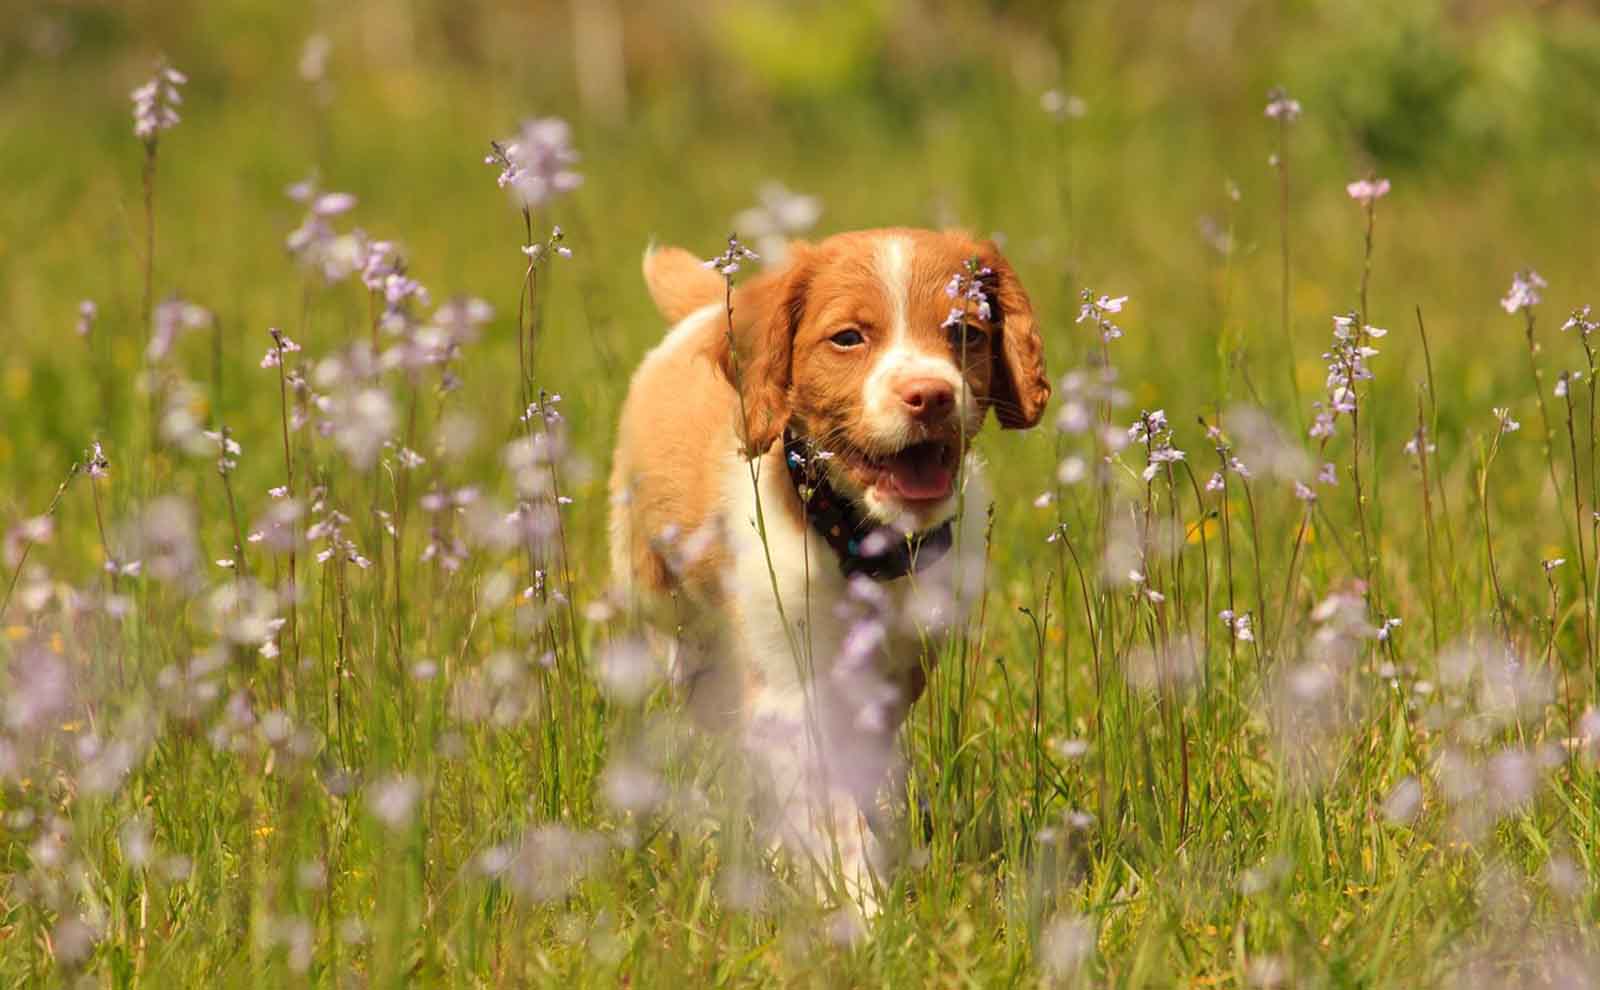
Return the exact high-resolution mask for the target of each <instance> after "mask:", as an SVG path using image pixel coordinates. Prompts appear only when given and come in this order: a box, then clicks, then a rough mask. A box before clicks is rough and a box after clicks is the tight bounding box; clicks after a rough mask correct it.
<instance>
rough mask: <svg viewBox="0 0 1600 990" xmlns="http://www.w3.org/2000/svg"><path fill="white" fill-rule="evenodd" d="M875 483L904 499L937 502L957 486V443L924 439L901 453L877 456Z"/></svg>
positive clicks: (875, 459)
mask: <svg viewBox="0 0 1600 990" xmlns="http://www.w3.org/2000/svg"><path fill="white" fill-rule="evenodd" d="M872 466H873V467H875V468H876V469H877V479H876V480H875V482H874V484H873V487H875V488H877V489H878V491H879V492H881V493H884V494H889V495H894V496H895V497H897V498H899V499H900V500H901V501H904V502H912V503H916V502H923V503H929V502H937V501H940V500H941V499H945V498H948V497H949V496H950V491H951V489H952V488H953V487H954V486H955V477H956V445H955V444H954V443H951V442H949V441H946V440H924V441H923V442H921V443H914V444H912V445H911V446H909V447H906V448H904V449H902V450H900V451H898V452H897V453H894V454H890V455H888V456H886V457H880V458H874V459H873V461H872Z"/></svg>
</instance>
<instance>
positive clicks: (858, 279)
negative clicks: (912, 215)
mask: <svg viewBox="0 0 1600 990" xmlns="http://www.w3.org/2000/svg"><path fill="white" fill-rule="evenodd" d="M789 257H790V260H789V262H788V264H787V267H786V268H785V269H784V270H782V271H780V272H775V273H769V274H766V275H763V276H761V277H760V278H758V279H756V280H752V281H751V282H750V283H749V284H748V285H746V286H744V287H742V288H741V289H740V291H739V292H738V293H737V294H736V296H735V298H734V324H735V335H734V341H733V347H732V348H731V350H729V351H728V352H726V353H724V354H722V355H721V358H722V363H723V368H724V370H725V371H726V372H727V373H728V375H729V378H730V380H733V381H735V382H737V383H739V385H740V387H741V391H742V395H743V400H744V405H745V416H746V421H747V424H748V428H749V433H748V440H749V444H748V446H749V453H751V454H752V455H753V454H755V453H758V452H760V451H763V450H765V449H767V448H768V447H770V446H771V444H772V442H773V441H774V440H776V439H777V438H778V437H779V436H781V435H782V432H783V430H784V428H785V427H788V428H789V429H791V430H792V431H794V432H795V433H797V434H798V435H801V436H804V437H806V438H807V439H808V440H810V441H811V443H812V445H813V446H814V447H816V448H818V449H820V450H822V451H826V452H827V453H828V454H829V455H831V456H830V457H828V458H827V460H826V461H825V463H826V464H827V470H828V472H829V480H830V482H831V483H832V484H833V485H834V487H835V488H837V489H838V490H840V491H841V492H843V493H845V494H847V495H848V496H850V497H852V498H854V499H856V500H857V501H858V502H859V503H860V505H861V506H862V507H863V508H864V509H865V510H866V512H867V514H868V515H870V516H872V517H874V518H876V519H879V520H880V521H883V522H895V523H898V524H900V525H902V526H905V527H906V528H909V529H913V530H919V529H926V528H929V527H932V526H935V525H938V524H939V523H941V522H943V521H944V520H945V519H948V518H949V517H950V516H951V515H952V514H953V513H954V512H955V510H956V502H957V500H956V482H957V472H958V469H959V467H960V465H961V463H962V458H963V457H964V456H965V454H966V451H967V445H968V443H969V441H970V439H971V437H972V435H973V434H975V433H976V432H977V431H978V429H979V427H980V426H981V425H982V424H983V419H984V416H985V413H986V412H987V411H988V410H989V409H990V408H993V409H994V410H995V413H996V416H997V418H998V419H999V420H1000V423H1001V425H1002V426H1005V427H1013V428H1015V427H1029V426H1032V425H1034V424H1035V423H1036V422H1038V420H1039V417H1040V415H1041V414H1042V413H1043V410H1044V406H1045V403H1046V401H1048V399H1049V397H1050V386H1049V383H1048V381H1047V380H1046V378H1045V370H1044V362H1043V348H1042V346H1041V342H1040V340H1039V335H1038V332H1037V331H1036V330H1035V328H1034V319H1033V311H1032V308H1031V307H1030V305H1029V303H1028V298H1027V294H1026V293H1025V292H1024V291H1023V290H1022V287H1021V285H1019V284H1018V282H1017V280H1016V276H1015V274H1014V273H1013V272H1012V270H1011V267H1010V265H1009V264H1007V263H1006V261H1005V259H1004V258H1003V257H1001V255H1000V253H999V251H998V250H997V249H996V248H995V246H994V245H993V244H987V243H978V242H976V241H973V240H971V239H970V238H968V237H966V236H965V235H962V234H958V233H948V232H947V233H937V232H933V231H921V230H884V231H864V232H860V233H852V234H841V235H838V236H835V237H831V238H829V239H828V240H826V241H823V242H822V243H821V244H818V245H815V246H812V245H795V246H794V248H793V249H792V250H791V252H790V256H789ZM970 262H976V266H977V271H978V272H979V273H980V274H979V275H978V282H979V285H980V287H981V293H979V295H980V296H981V301H980V300H972V299H966V298H962V297H959V296H958V297H956V298H952V296H951V294H950V292H949V287H950V286H951V280H952V277H954V276H956V275H958V274H962V275H965V274H966V273H967V272H968V270H969V263H970ZM953 310H959V311H960V313H959V314H957V313H954V312H953Z"/></svg>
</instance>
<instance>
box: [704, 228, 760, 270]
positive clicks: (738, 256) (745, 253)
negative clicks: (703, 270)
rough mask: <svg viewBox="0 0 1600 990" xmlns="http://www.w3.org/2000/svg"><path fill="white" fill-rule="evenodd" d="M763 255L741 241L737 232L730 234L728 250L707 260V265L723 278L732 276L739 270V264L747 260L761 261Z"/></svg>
mask: <svg viewBox="0 0 1600 990" xmlns="http://www.w3.org/2000/svg"><path fill="white" fill-rule="evenodd" d="M760 260H761V256H760V255H759V254H756V253H755V252H754V251H752V250H750V249H749V248H747V247H745V246H744V245H743V244H741V243H739V236H738V235H737V234H729V235H728V250H726V251H724V252H722V253H721V254H719V255H717V256H716V257H715V258H712V259H710V260H709V261H707V262H705V266H706V267H707V268H710V269H711V270H713V271H715V272H716V273H717V274H719V275H721V276H722V277H723V278H732V277H733V275H734V273H735V272H737V271H738V270H739V265H740V263H742V262H745V261H760Z"/></svg>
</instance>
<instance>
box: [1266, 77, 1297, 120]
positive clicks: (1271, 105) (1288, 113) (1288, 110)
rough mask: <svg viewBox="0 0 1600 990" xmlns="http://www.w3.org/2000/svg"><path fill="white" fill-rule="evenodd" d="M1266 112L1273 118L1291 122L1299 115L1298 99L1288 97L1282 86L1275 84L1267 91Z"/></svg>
mask: <svg viewBox="0 0 1600 990" xmlns="http://www.w3.org/2000/svg"><path fill="white" fill-rule="evenodd" d="M1266 114H1267V116H1268V117H1270V118H1272V119H1273V120H1281V121H1283V122H1284V123H1286V124H1292V123H1294V122H1295V119H1296V118H1298V117H1299V116H1300V101H1299V100H1296V99H1292V98H1290V96H1289V94H1288V93H1287V92H1285V91H1284V89H1283V87H1282V86H1277V87H1274V88H1273V89H1272V91H1271V92H1269V93H1267V110H1266Z"/></svg>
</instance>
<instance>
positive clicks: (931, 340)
mask: <svg viewBox="0 0 1600 990" xmlns="http://www.w3.org/2000/svg"><path fill="white" fill-rule="evenodd" d="M973 261H975V262H976V265H972V264H970V263H971V262H973ZM963 272H967V273H971V274H972V275H975V276H976V282H977V286H978V287H977V288H976V289H973V290H972V291H971V292H970V293H960V294H959V297H958V298H956V299H955V300H954V301H953V300H952V293H954V292H955V290H956V287H955V286H953V285H952V277H953V276H956V275H958V274H959V273H963ZM644 275H645V281H646V283H647V284H648V286H649V289H650V294H651V296H652V298H653V299H654V300H655V302H656V305H657V307H658V308H659V309H660V310H661V312H662V314H663V315H664V316H665V317H666V318H667V319H668V320H669V321H671V322H672V323H673V324H674V326H673V327H672V329H671V331H670V332H669V333H668V334H667V336H666V338H665V339H664V340H663V341H662V342H661V343H660V344H659V345H658V346H656V348H655V349H654V350H652V351H651V352H650V353H649V354H648V355H647V356H646V357H645V359H644V361H643V363H642V364H641V365H640V366H639V369H638V371H637V372H636V373H635V374H634V376H633V381H632V383H631V385H630V387H629V391H628V397H627V400H626V402H625V403H624V405H623V408H622V419H621V426H620V430H619V435H618V440H617V449H616V454H615V459H614V464H613V470H612V475H611V500H612V515H611V555H612V566H613V569H614V572H615V573H614V577H615V579H616V580H617V582H618V583H619V584H620V585H621V586H622V588H623V589H624V590H625V592H627V593H628V594H629V595H630V596H631V597H632V598H633V600H635V601H636V602H638V603H640V604H641V605H642V606H643V607H644V609H645V611H646V613H647V614H648V615H651V616H653V617H654V620H655V622H656V624H657V626H658V627H664V628H665V629H666V630H669V631H670V632H671V633H672V649H673V667H674V673H675V676H676V678H677V679H678V681H679V682H680V684H682V685H683V687H684V688H685V690H686V691H687V692H688V694H689V703H690V707H691V710H693V711H694V712H695V714H696V716H697V717H698V719H699V721H700V722H701V723H702V724H707V725H712V726H717V727H722V728H725V729H726V728H730V727H731V728H733V729H734V731H736V732H738V733H740V734H742V737H743V738H744V740H745V741H746V742H747V743H749V744H750V746H751V750H752V752H754V753H755V754H756V755H757V765H758V766H760V767H761V768H762V771H763V773H764V774H765V775H766V776H767V777H768V778H769V779H768V780H766V781H764V784H765V786H767V787H770V788H771V790H772V795H773V796H774V797H775V798H776V802H775V807H776V808H777V809H778V822H777V823H776V824H777V827H778V829H779V832H780V834H781V835H782V837H783V838H784V839H785V840H786V841H787V842H788V844H789V845H790V846H791V848H793V849H796V850H797V851H799V852H801V853H802V854H803V855H805V856H807V857H810V858H812V859H813V861H814V862H818V863H828V864H832V866H833V868H834V869H833V871H832V876H833V877H834V878H835V879H839V880H842V881H843V882H844V884H845V890H846V892H847V893H848V894H849V895H850V896H852V897H853V898H854V899H855V900H856V901H857V902H858V903H859V904H861V905H862V906H863V907H864V908H865V909H867V910H868V911H871V910H872V909H873V908H874V907H875V900H874V891H875V889H876V888H875V883H874V882H875V878H876V877H877V875H878V873H877V871H878V870H879V869H880V868H881V867H882V865H883V864H882V862H881V850H880V847H879V844H878V843H877V841H876V840H875V839H874V838H873V835H872V833H871V832H870V830H869V828H868V823H869V820H870V819H871V818H872V817H873V812H874V809H875V806H876V800H877V797H878V791H879V789H880V788H881V787H882V786H883V784H884V783H885V779H886V776H887V774H888V771H889V769H890V766H891V761H892V756H891V754H892V751H893V737H894V733H895V731H896V730H897V728H898V727H899V725H900V724H901V722H902V721H903V720H904V718H905V716H906V713H907V711H908V709H909V708H910V706H911V704H912V703H913V702H914V701H915V700H916V699H917V697H918V696H919V695H920V694H921V692H922V689H923V686H924V679H925V669H926V668H925V661H924V657H931V656H936V655H937V643H938V636H939V633H940V632H941V630H943V629H949V628H952V627H954V626H956V625H957V624H959V623H960V622H961V621H962V618H963V616H964V609H965V607H966V606H967V605H968V604H969V603H970V601H971V598H972V595H971V594H970V587H971V582H972V579H973V578H975V577H977V569H978V565H975V564H974V563H973V562H972V561H973V558H974V556H975V555H977V554H980V553H981V548H982V541H983V527H984V519H985V515H986V510H987V509H988V495H987V493H986V491H985V488H984V485H983V479H982V468H981V464H980V463H979V461H978V458H977V457H976V456H975V455H973V454H971V453H970V452H969V450H968V445H969V441H970V440H971V438H972V436H973V434H975V433H976V432H977V431H978V429H979V427H980V426H981V425H982V423H983V421H984V418H985V416H986V414H987V412H988V411H989V410H990V409H993V410H994V412H995V415H996V418H997V419H998V420H999V422H1000V425H1001V426H1003V427H1006V428H1012V429H1016V428H1026V427H1031V426H1033V425H1034V424H1035V423H1037V422H1038V420H1039V417H1040V415H1041V414H1042V412H1043V410H1044V407H1045V403H1046V402H1047V400H1048V399H1049V397H1050V386H1049V383H1048V380H1047V378H1046V375H1045V369H1044V359H1043V347H1042V344H1041V341H1040V338H1039V334H1038V331H1037V330H1036V329H1035V325H1034V315H1033V311H1032V308H1031V306H1030V305H1029V302H1028V297H1027V294H1026V293H1025V292H1024V291H1023V288H1022V286H1021V284H1019V283H1018V281H1017V277H1016V275H1015V273H1014V272H1013V271H1012V268H1011V266H1010V265H1009V264H1008V263H1007V262H1006V260H1005V258H1004V257H1002V256H1001V254H1000V252H999V250H998V248H997V247H996V246H995V245H994V244H993V243H980V242H978V241H975V240H972V239H971V238H969V237H967V236H966V235H964V234H960V233H954V232H935V231H927V230H910V229H888V230H868V231H860V232H856V233H847V234H840V235H837V236H834V237H830V238H828V239H826V240H824V241H822V242H821V243H818V244H815V245H812V244H801V243H797V244H794V245H792V246H791V249H790V252H789V254H788V257H787V259H786V261H785V263H784V265H783V266H782V267H781V268H778V269H776V270H769V271H767V272H764V273H762V274H760V275H757V276H754V277H752V278H750V279H748V280H747V281H745V282H744V283H742V284H740V285H739V286H738V288H737V289H736V290H735V291H734V292H733V294H732V305H731V317H730V315H729V308H728V306H727V305H726V300H725V298H724V294H725V290H726V286H725V283H724V280H723V277H722V276H721V275H720V274H718V273H717V272H715V271H712V270H710V269H708V268H707V267H706V266H705V264H704V263H702V262H701V261H700V260H699V259H697V258H695V257H694V256H692V255H691V254H689V253H688V252H686V251H684V250H682V249H679V248H663V249H658V250H652V251H651V252H649V253H647V254H646V256H645V259H644ZM969 284H970V282H969ZM953 307H954V308H956V309H960V310H961V312H960V313H959V314H957V313H955V312H953ZM958 510H962V511H960V512H959V513H958ZM963 547H964V548H965V551H966V552H965V554H963V553H962V552H960V551H961V548H963ZM952 548H954V549H952ZM947 551H948V552H947ZM964 558H965V561H966V562H965V563H963V559H964ZM963 567H965V568H966V569H967V571H968V572H969V573H968V575H967V576H966V577H965V578H963V577H962V575H961V571H962V569H963ZM964 588H965V589H968V590H967V591H964V590H963V589H964Z"/></svg>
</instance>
